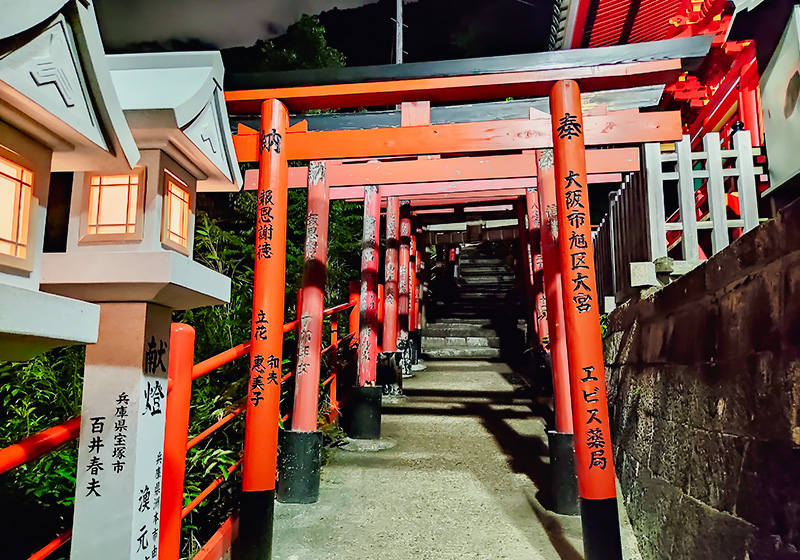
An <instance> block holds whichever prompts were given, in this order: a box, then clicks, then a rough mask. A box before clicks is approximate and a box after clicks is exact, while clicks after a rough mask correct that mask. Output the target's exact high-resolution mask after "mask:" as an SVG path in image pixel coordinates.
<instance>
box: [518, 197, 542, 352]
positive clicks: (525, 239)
mask: <svg viewBox="0 0 800 560" xmlns="http://www.w3.org/2000/svg"><path fill="white" fill-rule="evenodd" d="M514 207H515V209H516V214H517V221H518V227H517V231H518V241H519V243H518V249H519V252H518V261H517V275H518V276H519V278H520V279H521V281H522V283H523V284H524V288H525V308H526V309H525V310H526V313H525V315H526V320H527V323H528V337H527V338H528V340H527V342H528V344H529V345H530V347H531V348H535V349H536V350H537V353H536V356H537V359H539V360H541V359H543V358H544V356H543V355H542V354H541V352H538V350H539V349H540V348H541V344H540V343H539V342H540V341H541V340H542V334H541V332H540V328H539V327H540V322H539V320H538V316H537V315H538V314H537V309H536V307H537V301H536V294H535V293H534V279H533V248H532V247H531V243H530V235H529V228H530V225H529V221H528V219H529V216H528V215H529V214H530V212H529V211H528V210H527V199H526V198H525V197H520V198H519V200H517V203H516V204H515V205H514Z"/></svg>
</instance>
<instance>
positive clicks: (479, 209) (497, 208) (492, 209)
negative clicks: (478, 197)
mask: <svg viewBox="0 0 800 560" xmlns="http://www.w3.org/2000/svg"><path fill="white" fill-rule="evenodd" d="M513 209H514V207H513V206H512V205H510V204H504V205H502V206H470V207H468V208H464V212H505V211H508V210H513Z"/></svg>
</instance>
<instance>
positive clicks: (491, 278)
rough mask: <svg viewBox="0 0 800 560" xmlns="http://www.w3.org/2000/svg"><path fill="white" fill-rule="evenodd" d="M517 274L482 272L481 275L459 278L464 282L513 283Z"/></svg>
mask: <svg viewBox="0 0 800 560" xmlns="http://www.w3.org/2000/svg"><path fill="white" fill-rule="evenodd" d="M514 279H515V276H514V275H513V274H482V275H480V276H462V277H461V279H460V280H459V282H460V283H462V284H487V285H491V284H497V283H511V285H513V283H514Z"/></svg>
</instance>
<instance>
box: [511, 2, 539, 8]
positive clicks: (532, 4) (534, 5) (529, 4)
mask: <svg viewBox="0 0 800 560" xmlns="http://www.w3.org/2000/svg"><path fill="white" fill-rule="evenodd" d="M514 1H515V2H519V3H520V4H525V5H526V6H533V7H534V8H538V7H539V6H537V5H536V4H534V3H533V2H528V1H527V0H514Z"/></svg>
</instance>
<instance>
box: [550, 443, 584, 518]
mask: <svg viewBox="0 0 800 560" xmlns="http://www.w3.org/2000/svg"><path fill="white" fill-rule="evenodd" d="M547 444H548V448H549V450H550V494H551V496H550V508H549V509H550V511H552V512H555V513H560V514H561V515H578V514H579V513H580V503H579V501H578V474H577V472H576V471H575V447H574V446H573V435H572V434H562V433H560V432H547Z"/></svg>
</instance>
